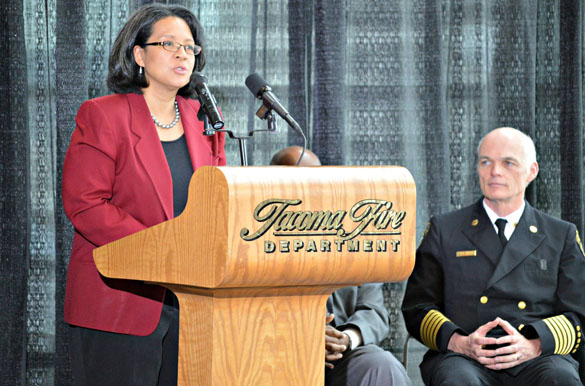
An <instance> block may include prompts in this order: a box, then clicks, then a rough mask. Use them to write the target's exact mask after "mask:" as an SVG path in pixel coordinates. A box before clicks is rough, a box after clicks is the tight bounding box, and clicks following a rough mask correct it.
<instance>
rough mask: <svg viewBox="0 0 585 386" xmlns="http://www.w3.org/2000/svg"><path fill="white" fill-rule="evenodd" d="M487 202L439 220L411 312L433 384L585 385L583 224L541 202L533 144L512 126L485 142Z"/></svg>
mask: <svg viewBox="0 0 585 386" xmlns="http://www.w3.org/2000/svg"><path fill="white" fill-rule="evenodd" d="M477 173H478V176H479V185H480V188H481V190H482V192H483V198H481V199H480V200H479V201H477V202H476V203H475V204H473V205H471V206H469V207H466V208H463V209H461V210H457V211H455V212H452V213H448V214H444V215H441V216H437V217H434V218H432V219H431V221H430V223H429V226H428V228H427V230H426V231H425V235H424V237H423V240H422V242H421V244H420V245H419V247H418V249H417V253H416V264H415V268H414V272H413V274H412V275H411V277H410V278H409V279H408V284H407V287H406V292H405V295H404V301H403V304H402V311H403V314H404V319H405V321H406V326H407V329H408V331H409V332H410V334H411V335H413V336H414V337H416V338H417V339H418V340H420V341H421V342H422V343H423V344H424V345H426V346H427V347H428V348H429V349H430V350H429V351H428V352H427V353H426V354H425V357H424V359H423V362H422V364H421V365H420V369H421V375H422V377H423V380H424V382H425V384H427V385H581V382H580V381H579V373H578V363H577V361H575V359H574V358H573V357H572V356H571V355H570V354H571V353H575V352H576V350H577V349H578V348H579V345H580V344H581V332H582V331H581V329H582V327H581V326H582V323H583V320H584V318H585V296H583V288H585V258H584V256H583V249H582V246H581V242H580V240H579V235H578V233H577V229H576V227H575V225H573V224H570V223H568V222H565V221H562V220H559V219H556V218H554V217H551V216H548V215H546V214H544V213H542V212H540V211H538V210H536V209H534V208H532V207H531V206H530V205H529V204H528V203H527V202H526V201H525V200H524V194H525V190H526V187H527V186H528V184H529V183H530V182H531V181H532V180H534V178H536V175H537V174H538V163H537V162H536V151H535V147H534V143H533V142H532V140H531V139H530V138H529V137H528V136H527V135H525V134H523V133H522V132H520V131H518V130H516V129H512V128H499V129H495V130H493V131H491V132H489V133H488V134H487V135H486V136H485V137H484V138H483V139H482V140H481V142H480V144H479V147H478V165H477Z"/></svg>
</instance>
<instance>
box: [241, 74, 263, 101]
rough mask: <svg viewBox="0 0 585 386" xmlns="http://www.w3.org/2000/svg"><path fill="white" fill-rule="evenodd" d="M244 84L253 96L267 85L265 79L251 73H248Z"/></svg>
mask: <svg viewBox="0 0 585 386" xmlns="http://www.w3.org/2000/svg"><path fill="white" fill-rule="evenodd" d="M246 86H247V87H248V90H250V91H251V92H252V94H254V96H258V93H259V92H260V90H262V89H263V88H264V87H266V86H268V83H266V81H265V80H264V79H262V77H261V76H260V75H258V74H257V73H253V74H250V75H248V77H247V78H246Z"/></svg>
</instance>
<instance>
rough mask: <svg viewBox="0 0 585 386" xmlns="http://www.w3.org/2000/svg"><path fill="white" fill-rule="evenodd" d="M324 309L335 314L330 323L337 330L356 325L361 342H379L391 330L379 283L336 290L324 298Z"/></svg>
mask: <svg viewBox="0 0 585 386" xmlns="http://www.w3.org/2000/svg"><path fill="white" fill-rule="evenodd" d="M327 311H328V312H333V314H334V315H335V318H334V319H333V321H332V322H331V325H332V326H333V327H335V328H337V329H338V330H344V329H346V328H348V327H354V328H355V327H357V329H358V330H359V331H360V332H361V334H362V339H363V344H364V345H367V344H376V345H377V344H379V343H380V342H381V341H382V340H383V339H384V338H385V337H386V335H388V332H389V331H390V320H389V317H388V311H387V310H386V306H384V295H383V293H382V284H379V283H369V284H363V285H361V286H357V287H345V288H341V289H338V290H337V291H335V292H333V294H331V296H330V297H329V298H328V299H327Z"/></svg>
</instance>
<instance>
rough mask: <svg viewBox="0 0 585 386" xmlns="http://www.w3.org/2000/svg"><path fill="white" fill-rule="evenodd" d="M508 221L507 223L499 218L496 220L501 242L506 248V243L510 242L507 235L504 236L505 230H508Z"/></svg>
mask: <svg viewBox="0 0 585 386" xmlns="http://www.w3.org/2000/svg"><path fill="white" fill-rule="evenodd" d="M507 222H508V221H506V220H505V219H503V218H499V219H497V220H496V226H497V227H498V237H499V238H500V242H501V243H502V247H505V246H506V243H507V242H508V239H507V238H506V235H505V234H504V229H506V223H507Z"/></svg>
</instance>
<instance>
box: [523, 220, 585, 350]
mask: <svg viewBox="0 0 585 386" xmlns="http://www.w3.org/2000/svg"><path fill="white" fill-rule="evenodd" d="M567 228H568V231H567V232H566V237H565V243H564V248H563V251H562V255H561V260H560V266H559V273H558V286H557V291H556V300H557V301H556V308H557V310H558V312H559V314H557V315H554V316H550V317H548V318H545V319H543V320H539V321H536V322H533V323H531V324H529V325H527V326H525V327H523V328H522V329H521V330H520V331H521V332H522V334H524V335H525V336H526V337H528V338H535V337H537V336H538V337H539V338H540V341H541V345H542V354H543V355H546V354H560V355H567V354H571V353H575V352H576V351H577V349H578V348H579V346H580V344H581V334H582V327H581V326H582V323H583V320H584V313H585V301H584V298H585V296H583V293H582V292H583V288H585V257H584V256H583V250H582V246H581V241H580V240H579V234H578V232H577V229H576V227H575V226H574V225H572V224H571V225H569V226H568V227H567Z"/></svg>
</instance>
